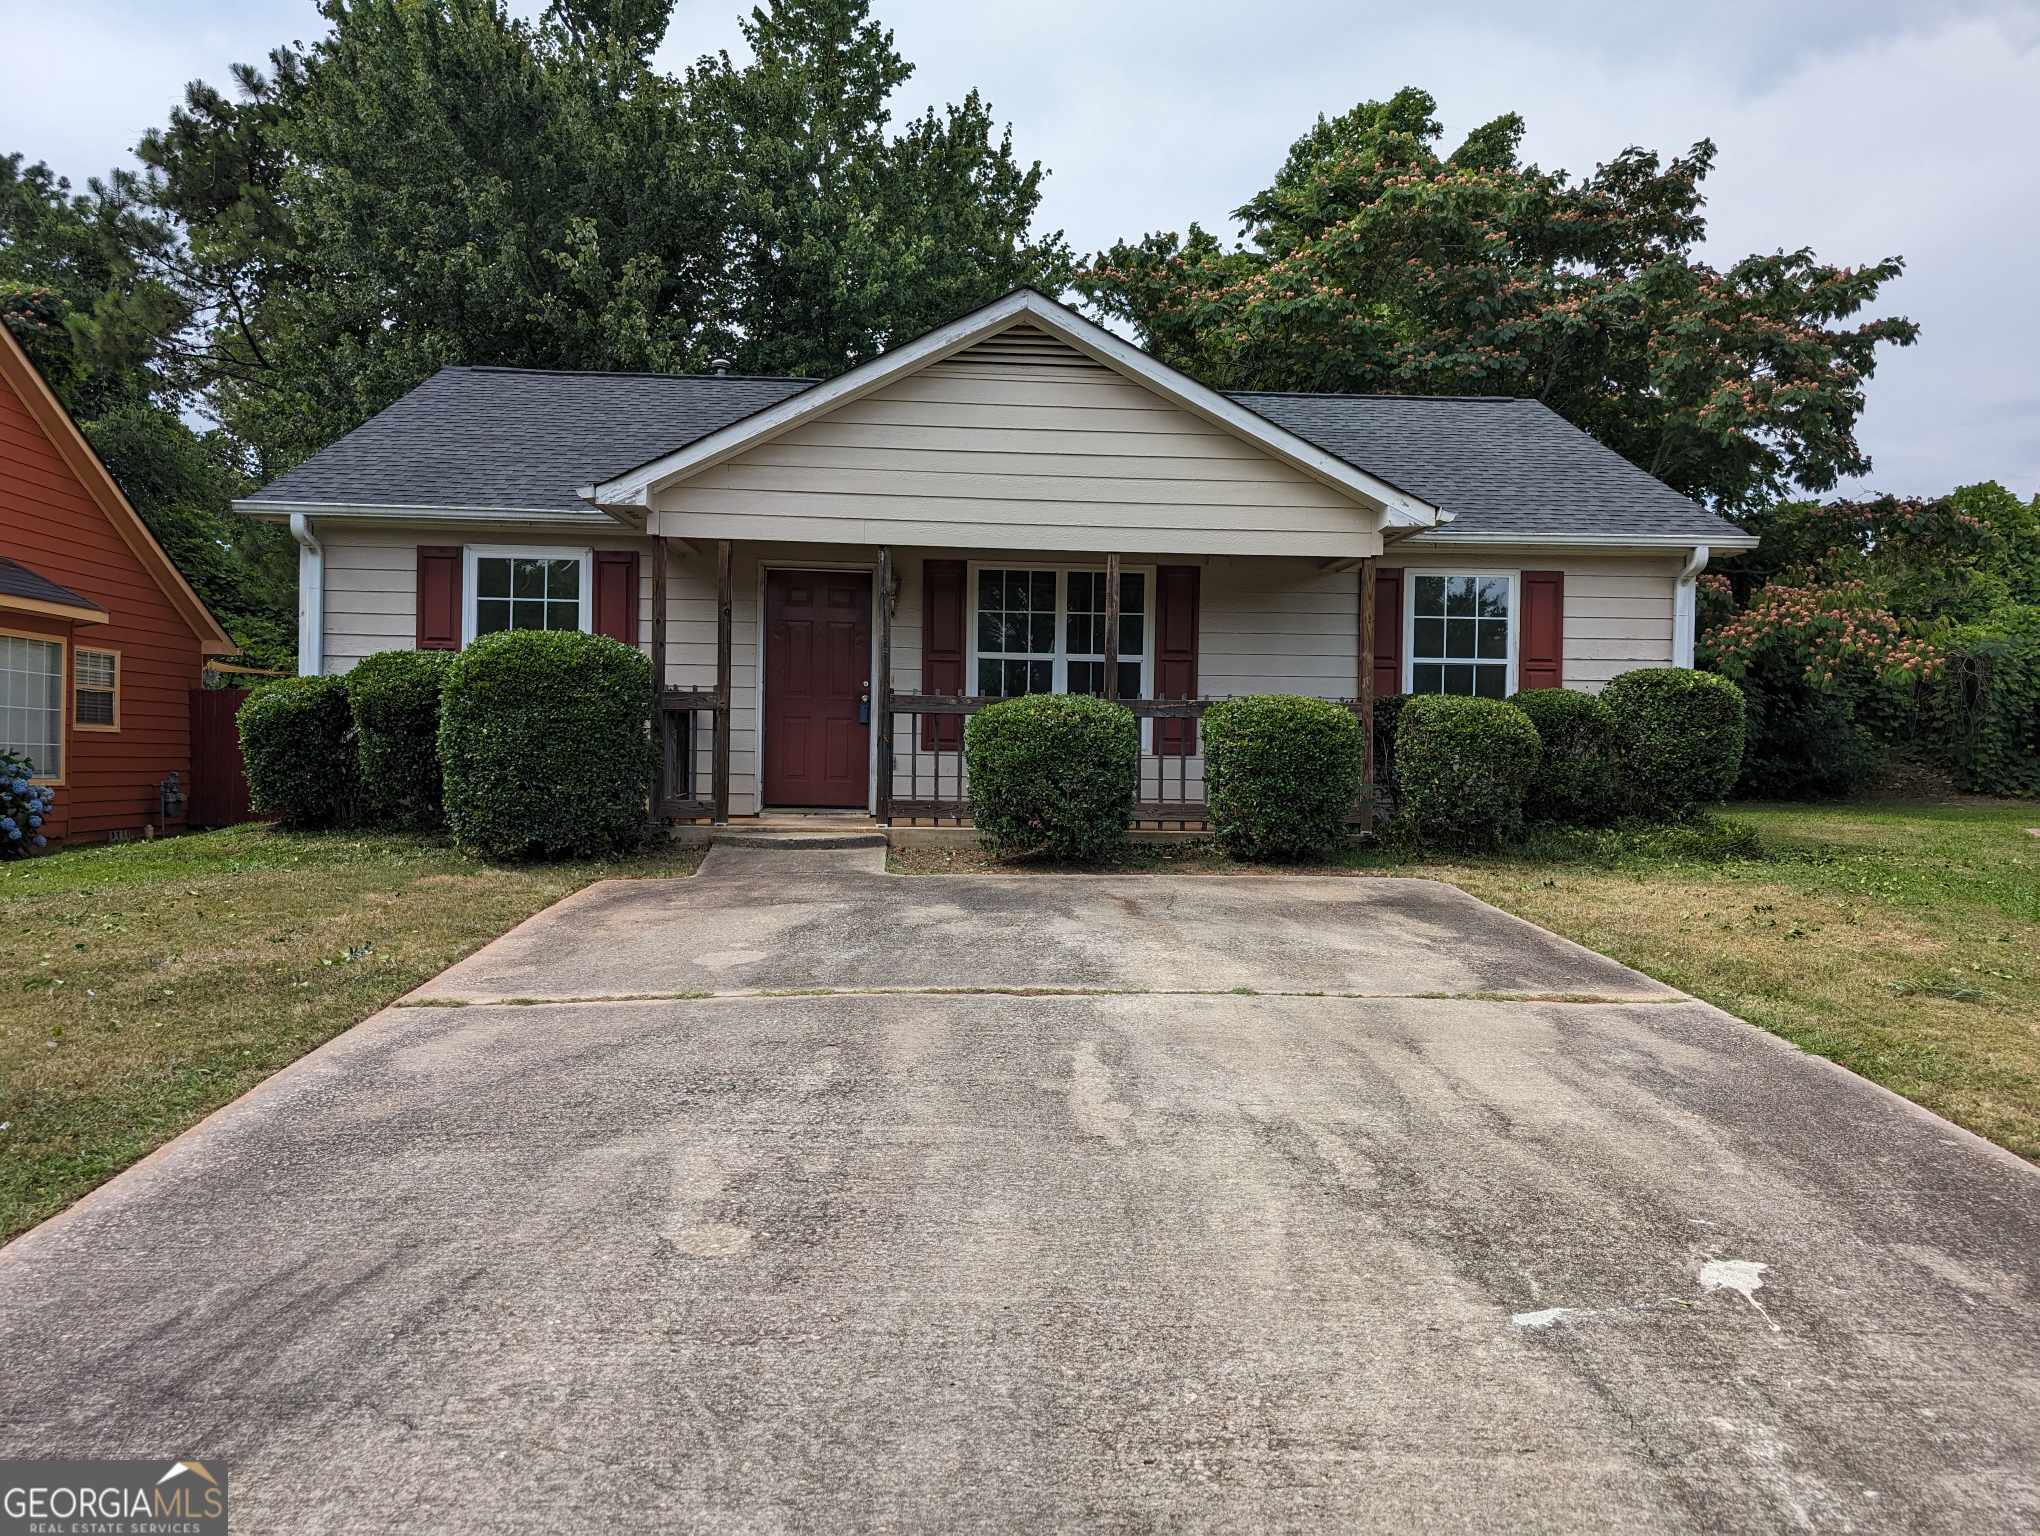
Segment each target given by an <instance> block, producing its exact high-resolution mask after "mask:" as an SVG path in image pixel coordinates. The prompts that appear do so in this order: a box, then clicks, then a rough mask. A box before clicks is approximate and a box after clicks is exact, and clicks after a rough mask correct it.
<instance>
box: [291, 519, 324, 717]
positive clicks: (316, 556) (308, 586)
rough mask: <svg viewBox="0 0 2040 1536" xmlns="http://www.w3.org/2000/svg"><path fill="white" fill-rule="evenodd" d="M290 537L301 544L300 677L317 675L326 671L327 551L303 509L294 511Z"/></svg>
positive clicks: (298, 667) (299, 566) (299, 568)
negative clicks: (320, 544) (320, 543)
mask: <svg viewBox="0 0 2040 1536" xmlns="http://www.w3.org/2000/svg"><path fill="white" fill-rule="evenodd" d="M290 536H291V537H292V538H294V539H296V540H297V544H298V561H297V594H298V596H297V657H298V664H297V669H298V676H300V677H317V676H318V675H319V674H320V673H321V672H323V671H325V670H326V647H325V636H326V552H325V551H324V550H323V549H321V548H320V547H319V539H318V535H317V534H315V533H313V532H312V520H311V519H310V518H309V517H306V516H305V515H304V513H302V512H293V513H291V515H290Z"/></svg>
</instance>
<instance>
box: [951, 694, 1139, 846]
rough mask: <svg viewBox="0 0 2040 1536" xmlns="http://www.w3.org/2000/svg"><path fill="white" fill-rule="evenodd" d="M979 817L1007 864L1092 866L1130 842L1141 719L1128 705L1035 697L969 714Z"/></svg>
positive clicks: (966, 740)
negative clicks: (1060, 862) (1025, 860)
mask: <svg viewBox="0 0 2040 1536" xmlns="http://www.w3.org/2000/svg"><path fill="white" fill-rule="evenodd" d="M963 756H964V763H965V765H966V767H967V768H968V769H969V772H970V815H971V820H972V821H973V822H974V823H976V825H977V834H978V841H979V842H980V843H981V844H983V846H984V848H985V850H986V851H987V852H989V853H993V854H996V855H998V856H999V857H1001V858H1048V859H1061V860H1068V861H1071V862H1079V863H1081V862H1089V861H1092V860H1097V859H1104V858H1109V857H1110V856H1111V855H1113V854H1114V853H1117V852H1118V851H1119V850H1120V849H1121V848H1122V847H1124V846H1125V844H1126V829H1127V828H1128V827H1129V826H1130V825H1132V822H1133V807H1134V801H1135V799H1136V798H1137V797H1138V795H1139V791H1140V722H1139V721H1138V720H1136V719H1134V717H1133V711H1132V710H1130V709H1128V708H1126V707H1125V706H1124V705H1123V704H1112V703H1108V702H1107V701H1106V700H1104V699H1096V698H1092V697H1090V696H1089V695H1088V694H1081V693H1030V694H1027V695H1025V696H1024V697H1022V698H1017V699H1004V700H1002V701H1000V702H999V703H997V704H993V705H989V706H988V707H986V708H984V709H982V710H980V711H978V713H976V714H975V715H972V716H971V717H970V721H969V724H968V725H967V726H966V727H965V728H964V733H963Z"/></svg>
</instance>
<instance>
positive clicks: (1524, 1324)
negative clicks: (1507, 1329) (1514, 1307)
mask: <svg viewBox="0 0 2040 1536" xmlns="http://www.w3.org/2000/svg"><path fill="white" fill-rule="evenodd" d="M1572 1310H1573V1309H1572V1308H1571V1307H1546V1308H1545V1309H1544V1310H1543V1311H1542V1312H1512V1313H1510V1314H1509V1321H1510V1322H1512V1323H1514V1324H1515V1325H1516V1326H1517V1327H1518V1328H1549V1327H1550V1326H1551V1325H1552V1324H1553V1323H1555V1322H1557V1321H1558V1320H1559V1319H1560V1318H1562V1317H1567V1316H1570V1315H1571V1313H1572Z"/></svg>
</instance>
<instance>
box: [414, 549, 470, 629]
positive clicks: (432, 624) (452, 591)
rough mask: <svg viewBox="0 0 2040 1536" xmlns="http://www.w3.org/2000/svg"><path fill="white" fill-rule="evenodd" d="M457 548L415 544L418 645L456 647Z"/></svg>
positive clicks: (458, 622) (457, 620) (458, 568)
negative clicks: (416, 556) (416, 558)
mask: <svg viewBox="0 0 2040 1536" xmlns="http://www.w3.org/2000/svg"><path fill="white" fill-rule="evenodd" d="M460 564H461V559H460V548H459V546H458V545H448V546H442V545H432V544H420V545H419V546H418V649H419V650H421V651H457V650H459V649H460Z"/></svg>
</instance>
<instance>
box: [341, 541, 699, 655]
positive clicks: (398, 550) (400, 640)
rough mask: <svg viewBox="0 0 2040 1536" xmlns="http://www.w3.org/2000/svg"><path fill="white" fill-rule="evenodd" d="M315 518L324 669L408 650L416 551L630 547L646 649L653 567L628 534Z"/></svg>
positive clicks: (413, 634)
mask: <svg viewBox="0 0 2040 1536" xmlns="http://www.w3.org/2000/svg"><path fill="white" fill-rule="evenodd" d="M314 521H315V529H316V532H317V534H318V538H319V545H320V547H321V548H322V549H323V550H324V551H325V553H326V559H325V564H326V604H325V636H324V652H325V668H326V671H327V672H329V673H332V674H335V675H337V674H339V673H343V672H346V671H348V670H349V669H350V668H352V667H353V666H354V664H355V663H356V662H358V661H360V660H361V659H362V657H364V656H373V655H374V654H375V653H376V652H377V651H408V650H410V649H412V648H413V647H414V646H415V645H416V644H417V640H418V547H419V546H420V545H421V544H422V545H429V546H432V547H434V548H454V547H458V546H462V545H468V544H479V545H489V544H509V545H516V546H518V547H519V548H526V547H529V548H534V549H537V548H546V547H556V548H558V549H559V550H560V552H561V553H562V554H570V553H575V552H578V551H580V550H584V549H629V550H636V551H638V552H639V558H638V640H639V642H640V644H639V648H640V649H641V650H644V651H645V652H647V653H648V654H649V652H650V650H651V622H652V585H651V577H652V562H651V554H650V546H649V545H648V544H647V543H646V542H645V540H643V539H636V538H631V537H629V536H627V535H613V534H596V533H593V532H590V533H586V534H583V533H581V532H579V530H574V531H571V532H563V531H562V530H561V529H559V528H557V527H550V528H541V527H525V528H518V527H501V528H496V527H491V528H488V529H478V528H473V527H468V528H396V527H389V526H384V525H368V526H364V525H360V524H349V523H343V522H340V521H338V520H337V519H335V520H330V521H326V522H318V521H317V520H314ZM709 596H710V614H709V651H710V655H711V665H713V661H712V658H713V654H714V650H715V633H714V618H715V615H714V611H713V610H714V588H713V585H712V584H711V587H710V593H709Z"/></svg>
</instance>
